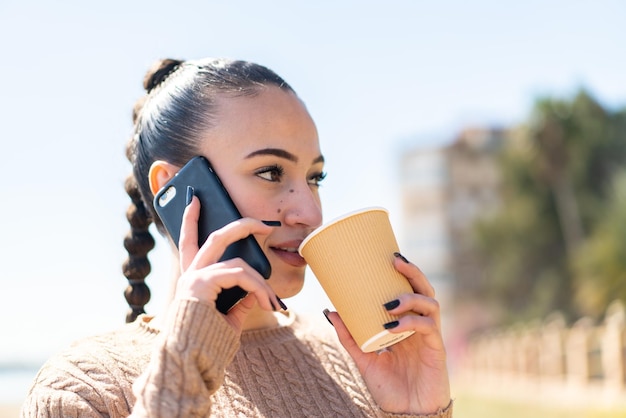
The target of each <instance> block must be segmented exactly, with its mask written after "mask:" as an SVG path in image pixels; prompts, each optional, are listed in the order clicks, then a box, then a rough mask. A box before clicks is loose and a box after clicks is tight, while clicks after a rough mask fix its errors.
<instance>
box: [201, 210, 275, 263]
mask: <svg viewBox="0 0 626 418" xmlns="http://www.w3.org/2000/svg"><path fill="white" fill-rule="evenodd" d="M271 231H272V227H271V226H268V225H265V224H264V223H263V222H261V221H257V220H255V219H252V218H242V219H238V220H236V221H234V222H231V223H229V224H228V225H226V226H224V227H222V228H220V229H218V230H216V231H214V232H212V233H211V234H210V235H209V237H208V238H207V240H206V241H205V243H204V244H202V247H200V249H199V250H198V252H197V254H196V255H195V257H194V259H193V261H192V262H191V264H190V267H192V268H200V267H204V266H207V265H209V264H213V263H216V262H217V261H218V260H219V259H220V258H221V257H222V255H224V251H226V248H228V246H229V245H231V244H232V243H234V242H237V241H239V240H241V239H244V238H246V237H248V236H249V235H253V234H259V235H267V234H269V233H270V232H271Z"/></svg>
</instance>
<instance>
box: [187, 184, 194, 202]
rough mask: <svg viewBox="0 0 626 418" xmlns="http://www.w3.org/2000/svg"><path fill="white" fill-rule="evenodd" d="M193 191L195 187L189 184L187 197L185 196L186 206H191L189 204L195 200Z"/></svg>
mask: <svg viewBox="0 0 626 418" xmlns="http://www.w3.org/2000/svg"><path fill="white" fill-rule="evenodd" d="M193 192H194V190H193V187H191V186H187V197H186V198H185V206H189V204H190V203H191V201H192V200H193Z"/></svg>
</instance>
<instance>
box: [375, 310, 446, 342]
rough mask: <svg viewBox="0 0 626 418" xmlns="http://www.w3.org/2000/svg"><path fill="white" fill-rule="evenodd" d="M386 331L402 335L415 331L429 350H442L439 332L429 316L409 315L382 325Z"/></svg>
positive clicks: (441, 339) (435, 323)
mask: <svg viewBox="0 0 626 418" xmlns="http://www.w3.org/2000/svg"><path fill="white" fill-rule="evenodd" d="M384 327H385V329H386V330H388V331H389V332H391V333H394V334H395V333H402V332H406V331H415V332H416V333H417V334H420V335H422V337H423V338H424V341H425V342H426V343H427V345H428V346H429V347H430V348H433V349H437V350H440V349H443V347H444V345H443V338H442V336H441V330H440V328H439V325H438V324H437V322H436V321H435V319H434V318H432V317H429V316H422V315H415V314H409V315H405V316H403V317H402V318H399V319H397V320H395V321H392V322H388V323H387V324H384Z"/></svg>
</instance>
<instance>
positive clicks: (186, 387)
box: [21, 300, 452, 418]
mask: <svg viewBox="0 0 626 418" xmlns="http://www.w3.org/2000/svg"><path fill="white" fill-rule="evenodd" d="M150 320H151V318H149V317H147V316H142V317H140V318H138V319H137V321H135V322H134V323H132V324H128V325H126V326H124V327H123V328H121V329H120V330H117V331H115V332H112V333H108V334H104V335H100V336H94V337H90V338H87V339H84V340H82V341H79V342H77V343H75V344H74V345H73V346H72V347H70V348H69V349H68V350H67V351H65V352H62V353H60V354H59V355H57V356H55V357H53V358H51V359H50V360H49V361H48V362H47V363H46V364H45V365H44V366H43V367H42V369H41V370H40V371H39V373H38V375H37V376H36V378H35V381H34V383H33V386H32V387H31V389H30V391H29V393H28V396H27V399H26V401H25V402H24V405H23V407H22V413H21V415H22V417H125V416H129V415H130V414H131V413H132V417H144V416H149V417H168V418H169V417H196V416H217V417H260V416H263V417H364V416H366V417H410V416H413V415H401V414H389V413H385V412H384V411H382V410H381V409H380V408H378V406H377V405H376V404H375V403H374V401H373V400H372V398H371V396H370V395H369V393H368V391H367V389H366V387H365V384H364V383H363V381H362V379H361V377H360V374H359V372H358V370H357V369H356V367H355V365H354V364H353V362H352V360H351V359H350V358H349V356H348V355H347V353H346V352H345V350H343V347H341V346H340V345H339V343H338V341H337V339H336V336H335V335H334V332H332V327H330V326H329V325H328V324H325V323H324V324H321V325H323V326H320V324H319V323H317V321H310V320H307V319H306V318H301V317H298V318H295V316H294V315H290V316H289V323H288V324H286V325H283V326H281V327H278V328H273V329H265V330H254V331H245V332H243V334H242V335H241V338H238V337H237V335H236V334H235V332H234V331H233V330H232V328H231V327H230V326H229V325H228V324H227V323H226V321H224V319H223V318H222V317H221V314H219V313H218V312H217V311H216V310H215V308H214V307H210V306H208V305H205V304H203V303H200V302H197V301H192V300H179V301H176V302H174V306H172V307H171V309H170V311H169V314H168V317H167V320H166V321H165V323H164V324H163V330H164V331H166V332H159V330H158V329H156V328H155V327H154V326H153V325H151V323H150ZM136 381H137V384H135V385H134V391H133V383H134V382H136ZM428 416H429V417H438V418H445V417H452V405H449V406H448V407H447V408H446V409H445V410H444V411H439V412H438V413H437V414H434V415H428Z"/></svg>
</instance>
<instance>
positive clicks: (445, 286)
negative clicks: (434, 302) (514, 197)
mask: <svg viewBox="0 0 626 418" xmlns="http://www.w3.org/2000/svg"><path fill="white" fill-rule="evenodd" d="M506 134H507V132H506V131H505V130H503V129H481V128H472V129H466V130H463V131H462V132H460V133H459V135H458V136H457V137H456V138H455V139H454V140H453V141H452V142H451V143H450V144H449V145H447V146H444V147H441V148H435V149H413V150H410V151H408V152H405V153H404V155H403V156H402V158H401V162H400V170H401V194H402V197H401V201H402V225H403V227H404V231H403V235H402V238H403V251H404V252H405V253H406V255H407V257H408V258H410V259H411V260H415V261H416V262H417V264H418V265H419V266H420V267H421V268H422V270H423V271H424V272H425V273H426V274H427V275H428V277H429V279H430V280H431V282H432V283H433V285H434V286H435V288H436V289H437V290H438V293H439V295H440V297H441V295H442V293H443V296H444V297H445V298H446V299H448V298H450V297H454V295H455V294H456V295H462V294H465V293H467V292H469V293H475V292H474V291H475V290H476V288H477V285H478V284H479V283H480V281H481V267H480V263H479V260H478V258H477V257H476V256H475V255H474V253H473V250H472V234H471V229H472V224H473V222H474V220H476V219H477V218H479V217H480V216H483V215H486V214H489V213H490V212H492V211H493V210H494V209H495V208H497V207H498V204H499V197H498V196H499V184H500V178H499V170H498V168H497V163H496V160H495V151H496V150H497V149H498V148H499V147H500V146H501V144H502V143H503V141H504V139H505V137H506Z"/></svg>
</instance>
